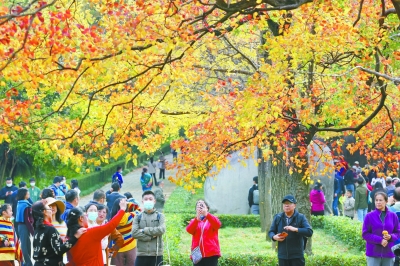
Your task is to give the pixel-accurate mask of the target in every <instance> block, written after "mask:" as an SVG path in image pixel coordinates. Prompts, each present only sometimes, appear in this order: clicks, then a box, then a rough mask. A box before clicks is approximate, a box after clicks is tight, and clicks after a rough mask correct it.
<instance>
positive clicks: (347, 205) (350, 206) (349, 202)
mask: <svg viewBox="0 0 400 266" xmlns="http://www.w3.org/2000/svg"><path fill="white" fill-rule="evenodd" d="M354 203H355V199H354V198H353V193H352V191H351V190H347V191H346V200H345V201H344V204H343V208H344V215H345V216H346V217H349V218H351V219H353V218H354Z"/></svg>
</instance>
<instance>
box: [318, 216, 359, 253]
mask: <svg viewBox="0 0 400 266" xmlns="http://www.w3.org/2000/svg"><path fill="white" fill-rule="evenodd" d="M311 222H312V226H313V227H314V228H322V229H324V230H325V232H328V233H330V234H331V235H333V236H335V237H336V238H337V239H338V240H340V241H342V242H343V243H345V244H346V245H348V246H351V247H354V248H356V249H357V250H360V251H365V241H364V239H363V238H362V235H361V233H362V223H360V222H357V221H353V220H351V219H350V218H348V217H343V216H317V217H315V216H313V217H312V218H311Z"/></svg>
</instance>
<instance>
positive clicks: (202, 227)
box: [186, 199, 221, 266]
mask: <svg viewBox="0 0 400 266" xmlns="http://www.w3.org/2000/svg"><path fill="white" fill-rule="evenodd" d="M208 210H209V207H208V204H207V203H206V202H205V201H204V200H202V199H200V200H198V201H197V203H196V217H195V218H194V219H192V220H191V221H190V223H189V225H188V226H187V227H186V231H187V232H188V233H189V234H191V235H192V248H191V250H192V251H193V250H194V249H196V248H197V247H198V248H199V249H200V252H201V256H202V259H201V260H200V261H199V262H197V261H195V260H194V258H193V256H192V257H191V259H192V260H193V265H197V266H200V265H203V266H217V265H218V259H219V257H221V249H220V246H219V240H218V230H219V229H220V228H221V222H220V221H219V219H218V218H217V217H216V216H214V215H212V214H211V213H209V212H208Z"/></svg>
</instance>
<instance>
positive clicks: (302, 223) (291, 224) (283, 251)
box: [268, 195, 313, 266]
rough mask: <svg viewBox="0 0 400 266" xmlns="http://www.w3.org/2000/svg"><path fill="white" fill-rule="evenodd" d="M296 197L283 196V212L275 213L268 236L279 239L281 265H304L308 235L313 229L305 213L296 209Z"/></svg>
mask: <svg viewBox="0 0 400 266" xmlns="http://www.w3.org/2000/svg"><path fill="white" fill-rule="evenodd" d="M296 203H297V202H296V199H295V198H294V196H292V195H287V196H285V197H284V198H283V200H282V204H283V212H281V213H278V214H277V215H275V217H274V220H273V221H272V225H271V228H270V229H269V232H268V236H269V237H270V238H271V239H272V240H273V241H278V259H279V266H304V265H305V259H304V249H305V245H306V243H307V237H311V236H312V234H313V230H312V229H311V226H310V224H309V223H308V221H307V218H306V217H305V216H304V214H301V213H299V212H298V211H296Z"/></svg>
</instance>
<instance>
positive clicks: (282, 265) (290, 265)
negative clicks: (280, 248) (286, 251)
mask: <svg viewBox="0 0 400 266" xmlns="http://www.w3.org/2000/svg"><path fill="white" fill-rule="evenodd" d="M305 265H306V261H305V259H304V258H298V259H290V260H284V259H279V266H305Z"/></svg>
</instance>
